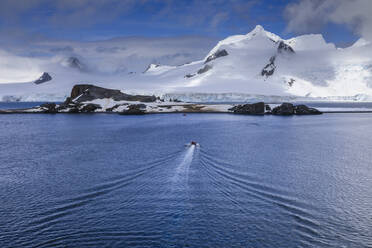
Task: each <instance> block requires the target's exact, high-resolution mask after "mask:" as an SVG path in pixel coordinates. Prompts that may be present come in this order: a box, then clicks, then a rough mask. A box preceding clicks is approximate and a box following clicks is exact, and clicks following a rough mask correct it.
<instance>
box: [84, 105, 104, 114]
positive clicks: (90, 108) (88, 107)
mask: <svg viewBox="0 0 372 248" xmlns="http://www.w3.org/2000/svg"><path fill="white" fill-rule="evenodd" d="M96 109H101V106H100V105H97V104H92V103H89V104H86V105H84V106H83V107H82V108H81V109H80V112H81V113H92V112H94V111H95V110H96Z"/></svg>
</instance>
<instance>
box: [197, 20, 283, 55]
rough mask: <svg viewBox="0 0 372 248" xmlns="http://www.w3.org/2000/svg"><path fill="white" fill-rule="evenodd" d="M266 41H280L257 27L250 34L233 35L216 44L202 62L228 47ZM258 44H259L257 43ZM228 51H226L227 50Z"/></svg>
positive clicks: (277, 37) (275, 36)
mask: <svg viewBox="0 0 372 248" xmlns="http://www.w3.org/2000/svg"><path fill="white" fill-rule="evenodd" d="M262 38H263V39H267V40H268V41H270V42H275V43H276V42H278V41H281V40H282V39H281V38H280V37H279V36H277V35H276V34H273V33H270V32H268V31H266V30H265V29H264V28H263V27H262V26H261V25H257V26H256V27H255V28H254V29H253V30H252V31H251V32H249V33H248V34H245V35H233V36H229V37H227V38H226V39H224V40H221V41H220V42H218V44H217V45H216V46H215V47H214V48H213V49H212V50H211V51H210V52H209V53H208V55H207V56H206V57H205V58H204V60H206V59H208V57H210V56H212V55H213V54H215V53H216V52H218V51H219V50H223V49H224V48H225V47H229V46H235V47H238V46H240V44H241V43H244V42H248V41H250V40H255V39H262ZM259 43H260V42H259ZM227 51H228V50H227Z"/></svg>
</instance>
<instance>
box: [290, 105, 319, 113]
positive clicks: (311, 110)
mask: <svg viewBox="0 0 372 248" xmlns="http://www.w3.org/2000/svg"><path fill="white" fill-rule="evenodd" d="M295 114H296V115H320V114H322V112H320V111H319V110H317V109H316V108H309V107H308V106H306V105H297V106H295Z"/></svg>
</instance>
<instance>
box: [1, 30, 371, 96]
mask: <svg viewBox="0 0 372 248" xmlns="http://www.w3.org/2000/svg"><path fill="white" fill-rule="evenodd" d="M153 49H156V48H155V47H154V48H153ZM221 51H223V52H221ZM218 53H220V54H223V56H220V54H218ZM216 55H218V56H216ZM95 56H98V55H95ZM102 56H103V55H102ZM110 56H114V57H115V56H116V57H115V59H112V58H111V57H110ZM208 58H209V59H208ZM210 58H213V59H210ZM118 59H120V58H118V57H117V55H115V53H113V55H111V53H109V54H108V55H107V54H106V55H105V57H104V58H102V61H103V62H102V61H101V64H97V61H99V60H100V57H95V59H87V58H84V53H82V54H80V55H79V57H77V58H75V57H71V56H63V55H61V54H58V55H56V56H52V57H30V56H28V57H27V56H22V55H13V54H10V53H8V52H5V51H1V50H0V67H1V68H2V69H0V75H1V78H2V82H1V83H0V100H2V101H61V100H63V99H65V98H66V97H67V96H68V95H69V94H70V89H71V88H72V87H73V85H75V84H79V83H89V84H94V85H97V86H101V87H105V88H114V89H120V90H122V91H123V92H126V93H131V94H155V95H157V96H161V97H163V98H164V99H178V100H182V101H189V102H247V101H256V100H263V101H284V100H285V101H304V100H306V101H311V100H317V101H372V44H371V42H369V41H367V40H365V39H363V38H361V39H360V40H358V41H357V42H356V43H355V44H353V45H352V46H350V47H347V48H337V47H336V46H335V45H334V44H332V43H327V42H326V41H325V40H324V38H323V37H322V35H320V34H308V35H302V36H298V37H294V38H290V39H282V38H281V37H279V36H278V35H276V34H273V33H271V32H268V31H266V30H265V29H264V28H263V27H262V26H260V25H258V26H256V27H255V28H254V29H253V30H252V31H251V32H249V33H248V34H245V35H234V36H230V37H227V38H226V39H224V40H222V41H220V42H218V43H217V45H216V46H215V47H213V48H212V49H211V50H210V52H209V53H207V54H205V56H204V57H203V58H201V59H199V60H195V61H191V62H188V63H184V64H180V65H176V64H161V63H152V64H151V63H150V65H148V66H146V67H140V66H138V63H137V62H138V61H137V62H135V61H134V62H133V64H134V65H133V68H129V66H130V61H129V62H128V65H126V68H125V69H123V67H122V64H121V63H119V62H117V61H119V60H118ZM106 62H107V63H106ZM105 64H107V65H106V66H107V68H105ZM15 66H16V69H14V68H15ZM127 67H128V68H127ZM97 68H99V69H97ZM44 72H46V73H48V74H50V75H51V76H52V80H50V81H47V82H44V83H42V84H35V83H34V80H36V79H37V78H39V77H40V76H41V75H42V74H43V73H44Z"/></svg>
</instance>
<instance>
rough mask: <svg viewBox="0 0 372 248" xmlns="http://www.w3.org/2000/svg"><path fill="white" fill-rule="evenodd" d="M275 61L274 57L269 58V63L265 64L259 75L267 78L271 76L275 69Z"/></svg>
mask: <svg viewBox="0 0 372 248" xmlns="http://www.w3.org/2000/svg"><path fill="white" fill-rule="evenodd" d="M275 59H276V57H275V56H272V57H271V58H270V63H269V64H267V65H266V66H265V67H264V68H263V69H262V71H261V75H262V76H266V77H269V76H271V75H273V74H274V72H275V69H276V66H275Z"/></svg>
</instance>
